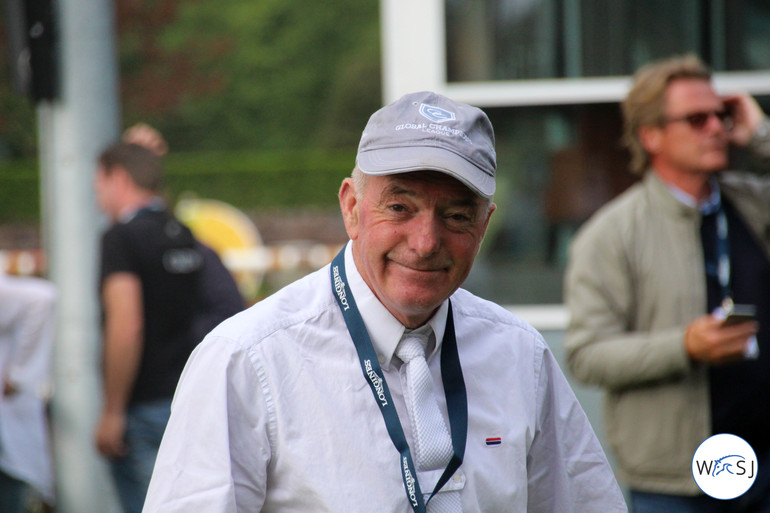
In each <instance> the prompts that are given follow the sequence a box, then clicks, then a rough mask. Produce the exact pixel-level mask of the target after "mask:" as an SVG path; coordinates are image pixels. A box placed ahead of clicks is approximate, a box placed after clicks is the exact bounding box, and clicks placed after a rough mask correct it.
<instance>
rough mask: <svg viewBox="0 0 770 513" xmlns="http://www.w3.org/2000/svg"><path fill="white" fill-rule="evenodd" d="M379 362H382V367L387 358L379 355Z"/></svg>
mask: <svg viewBox="0 0 770 513" xmlns="http://www.w3.org/2000/svg"><path fill="white" fill-rule="evenodd" d="M377 361H378V362H380V365H382V364H383V363H385V356H383V355H381V354H378V355H377Z"/></svg>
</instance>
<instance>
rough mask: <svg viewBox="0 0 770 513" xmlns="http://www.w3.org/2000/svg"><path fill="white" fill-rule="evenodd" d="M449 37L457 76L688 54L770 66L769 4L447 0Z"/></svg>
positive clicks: (541, 71) (627, 63)
mask: <svg viewBox="0 0 770 513" xmlns="http://www.w3.org/2000/svg"><path fill="white" fill-rule="evenodd" d="M446 35H447V38H446V40H447V77H448V80H449V82H465V81H489V80H519V79H547V78H565V77H569V78H577V77H602V76H618V75H628V74H631V73H632V72H633V71H634V70H635V69H636V68H638V67H639V66H640V65H642V64H644V63H646V62H649V61H650V60H653V59H657V58H662V57H667V56H670V55H672V54H678V53H685V52H694V53H696V54H698V55H700V56H701V57H702V58H703V59H704V60H705V61H706V62H708V63H710V64H711V66H712V67H713V68H714V69H715V70H716V71H746V70H758V69H766V68H770V52H767V48H768V45H770V4H769V3H768V2H766V1H764V0H731V1H730V2H728V1H727V0H710V1H705V0H704V1H701V0H680V1H676V2H672V1H670V0H646V1H645V2H633V1H631V0H479V1H473V2H468V1H463V0H446Z"/></svg>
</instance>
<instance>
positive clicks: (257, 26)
mask: <svg viewBox="0 0 770 513" xmlns="http://www.w3.org/2000/svg"><path fill="white" fill-rule="evenodd" d="M115 7H116V13H117V19H118V20H117V21H118V23H117V27H118V29H119V33H118V34H117V38H118V50H119V67H120V79H121V87H120V93H121V103H122V109H121V110H122V112H123V115H124V117H125V119H124V125H125V126H129V125H131V124H133V123H136V122H138V121H144V122H148V123H150V124H151V125H154V126H156V127H157V128H159V129H160V130H161V132H162V133H163V134H164V136H165V137H166V138H167V139H168V141H169V143H170V147H171V150H172V152H177V151H200V150H216V151H218V150H251V151H262V150H267V149H293V148H341V147H350V146H353V145H355V144H356V143H357V141H358V137H359V135H360V131H361V129H362V128H363V126H364V125H365V123H366V120H367V118H368V116H369V115H370V114H371V113H372V112H373V111H374V110H375V109H376V108H378V107H379V105H380V101H381V89H380V58H379V16H378V12H379V11H378V9H379V2H378V1H377V0H329V1H326V2H316V1H312V0H261V1H259V2H254V1H253V0H227V1H225V2H222V1H220V0H153V1H145V2H135V1H132V0H116V2H115ZM6 45H7V41H6V38H5V37H4V34H2V24H0V158H2V157H3V155H11V156H12V157H14V158H17V157H20V156H24V157H34V156H35V152H36V127H35V113H34V106H33V105H32V104H31V102H29V100H28V99H26V98H23V97H21V96H19V95H17V94H15V93H12V92H11V90H10V76H9V73H8V69H9V63H8V62H7V59H8V52H7V48H6ZM0 165H2V164H0Z"/></svg>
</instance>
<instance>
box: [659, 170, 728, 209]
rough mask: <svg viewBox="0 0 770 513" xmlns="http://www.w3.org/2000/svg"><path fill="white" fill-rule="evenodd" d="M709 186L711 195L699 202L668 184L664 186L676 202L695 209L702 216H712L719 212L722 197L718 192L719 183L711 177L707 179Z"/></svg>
mask: <svg viewBox="0 0 770 513" xmlns="http://www.w3.org/2000/svg"><path fill="white" fill-rule="evenodd" d="M709 185H710V186H711V194H709V196H708V198H705V199H703V200H702V201H700V202H699V201H696V200H695V198H694V197H692V196H691V195H690V194H688V193H686V192H684V191H683V190H682V189H680V188H679V187H677V186H676V185H673V184H670V183H668V184H666V186H667V187H668V190H670V191H671V194H673V195H674V197H675V198H676V199H677V201H679V202H680V203H682V204H683V205H686V206H688V207H690V208H697V209H698V211H700V213H701V214H703V215H709V214H713V213H714V212H716V211H717V210H719V206H720V204H721V202H722V195H721V193H720V191H719V183H718V182H717V181H716V180H715V179H714V178H713V177H711V179H709Z"/></svg>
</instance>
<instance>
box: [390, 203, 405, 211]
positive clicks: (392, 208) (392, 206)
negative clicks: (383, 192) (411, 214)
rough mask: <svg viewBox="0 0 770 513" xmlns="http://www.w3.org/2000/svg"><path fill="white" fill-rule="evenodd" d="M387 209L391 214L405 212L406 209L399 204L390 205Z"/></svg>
mask: <svg viewBox="0 0 770 513" xmlns="http://www.w3.org/2000/svg"><path fill="white" fill-rule="evenodd" d="M388 208H389V209H390V210H392V211H393V212H406V207H405V206H404V205H401V204H395V205H390V206H389V207H388Z"/></svg>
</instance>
